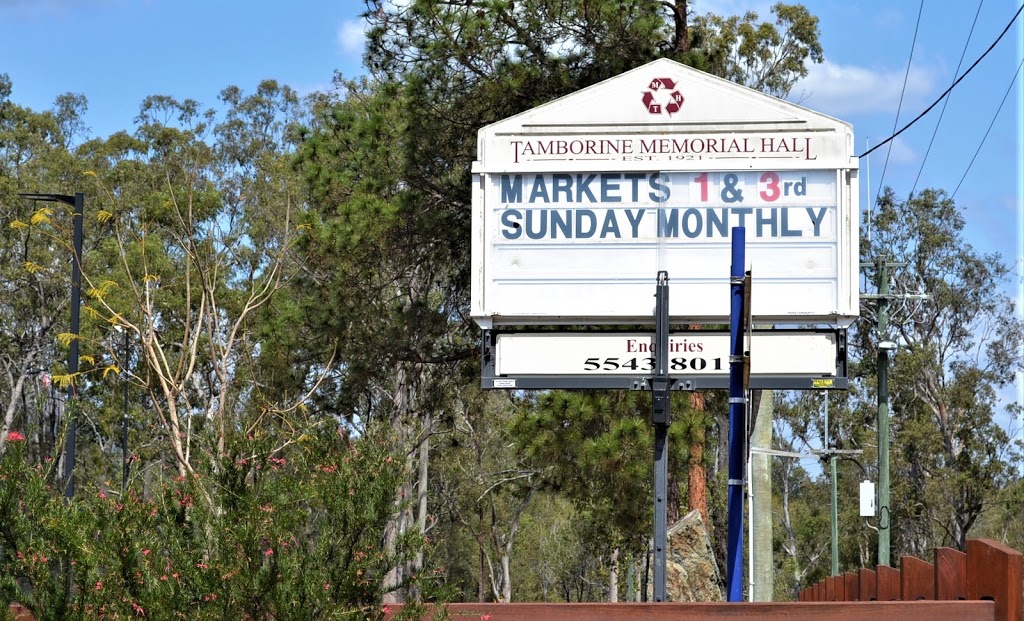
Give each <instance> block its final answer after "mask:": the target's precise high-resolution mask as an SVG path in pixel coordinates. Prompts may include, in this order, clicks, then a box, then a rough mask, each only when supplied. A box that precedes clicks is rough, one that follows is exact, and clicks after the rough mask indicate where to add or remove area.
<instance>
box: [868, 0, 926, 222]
mask: <svg viewBox="0 0 1024 621" xmlns="http://www.w3.org/2000/svg"><path fill="white" fill-rule="evenodd" d="M922 13H924V0H921V3H920V4H919V5H918V7H917V24H916V25H915V26H914V39H913V41H911V43H910V58H909V59H907V72H906V73H904V74H903V89H902V90H900V103H899V104H898V105H897V106H896V118H895V119H893V122H892V131H896V127H897V126H898V125H899V122H900V112H902V111H903V96H904V95H905V94H906V92H907V82H908V81H909V79H910V65H912V64H913V62H914V48H916V47H917V33H918V31H919V30H920V29H921V14H922ZM891 154H892V144H891V143H890V144H889V150H888V151H886V152H885V164H884V165H882V176H881V177H879V179H878V192H876V193H875V202H876V203H877V202H878V197H879V196H880V195H881V194H882V185H883V184H884V182H885V171H886V169H887V168H889V156H890V155H891ZM870 192H871V188H868V193H869V194H870Z"/></svg>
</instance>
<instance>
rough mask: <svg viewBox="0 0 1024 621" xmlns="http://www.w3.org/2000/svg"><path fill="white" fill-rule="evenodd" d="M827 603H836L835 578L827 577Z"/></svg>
mask: <svg viewBox="0 0 1024 621" xmlns="http://www.w3.org/2000/svg"><path fill="white" fill-rule="evenodd" d="M825 601H826V602H834V601H836V578H835V576H827V577H826V578H825Z"/></svg>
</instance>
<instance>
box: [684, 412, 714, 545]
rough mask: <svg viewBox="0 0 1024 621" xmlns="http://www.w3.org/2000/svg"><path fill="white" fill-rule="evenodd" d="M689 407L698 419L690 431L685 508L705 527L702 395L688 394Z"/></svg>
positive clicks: (706, 489) (706, 497) (706, 504)
mask: <svg viewBox="0 0 1024 621" xmlns="http://www.w3.org/2000/svg"><path fill="white" fill-rule="evenodd" d="M690 405H691V406H692V407H693V411H694V412H695V413H699V415H700V419H701V420H699V421H698V422H697V424H695V425H694V426H693V428H692V430H691V432H690V433H691V435H690V437H691V442H690V458H689V460H688V463H687V466H688V478H687V489H688V490H689V493H688V494H687V507H688V508H689V510H690V511H700V517H701V519H702V520H703V521H704V524H705V525H710V522H709V521H708V487H707V480H708V473H707V470H706V469H705V468H704V444H705V442H706V441H707V434H705V432H704V421H703V418H704V412H705V403H704V394H703V393H699V392H692V393H690Z"/></svg>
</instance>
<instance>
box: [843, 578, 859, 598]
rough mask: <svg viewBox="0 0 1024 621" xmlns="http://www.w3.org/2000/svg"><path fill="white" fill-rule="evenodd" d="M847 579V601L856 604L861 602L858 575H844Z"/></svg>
mask: <svg viewBox="0 0 1024 621" xmlns="http://www.w3.org/2000/svg"><path fill="white" fill-rule="evenodd" d="M843 577H844V578H846V601H848V602H856V601H859V600H860V580H859V579H858V578H857V574H855V573H853V572H852V571H848V572H846V573H845V574H843Z"/></svg>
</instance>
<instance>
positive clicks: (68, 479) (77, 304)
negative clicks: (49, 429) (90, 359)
mask: <svg viewBox="0 0 1024 621" xmlns="http://www.w3.org/2000/svg"><path fill="white" fill-rule="evenodd" d="M18 196H20V197H21V198H25V199H28V200H32V201H44V202H49V203H64V204H65V205H70V206H72V207H74V210H75V213H74V218H73V219H74V222H73V224H74V226H73V230H74V232H73V237H72V243H73V246H74V251H73V253H72V256H71V334H73V335H74V337H75V338H73V339H72V340H71V345H70V347H68V375H70V376H71V383H70V384H69V387H68V397H69V403H74V402H75V401H77V399H78V387H77V386H76V385H75V381H74V380H75V375H77V374H78V336H79V326H80V321H81V306H82V220H83V219H84V217H85V194H83V193H82V192H76V193H75V195H74V196H69V195H67V194H39V193H24V194H18ZM69 411H70V412H71V424H70V425H68V439H67V442H66V443H65V444H64V481H65V484H66V487H65V488H64V497H65V498H66V499H67V500H71V498H72V497H73V496H74V495H75V479H74V468H75V436H76V435H77V433H78V419H77V417H76V416H75V411H74V408H73V407H72V408H69Z"/></svg>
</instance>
